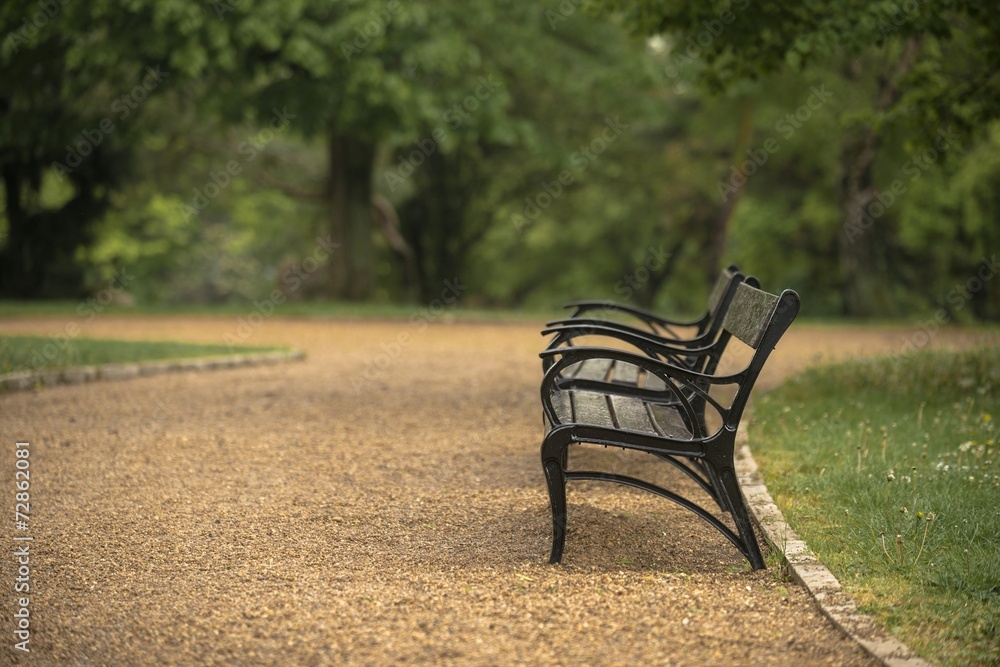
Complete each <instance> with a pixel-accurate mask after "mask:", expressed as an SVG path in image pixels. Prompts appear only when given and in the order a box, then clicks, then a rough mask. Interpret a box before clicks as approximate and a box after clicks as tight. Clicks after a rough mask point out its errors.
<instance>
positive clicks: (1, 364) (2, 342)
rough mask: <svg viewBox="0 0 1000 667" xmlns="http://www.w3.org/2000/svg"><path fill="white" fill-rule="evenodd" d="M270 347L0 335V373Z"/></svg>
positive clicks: (199, 355)
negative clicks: (234, 348)
mask: <svg viewBox="0 0 1000 667" xmlns="http://www.w3.org/2000/svg"><path fill="white" fill-rule="evenodd" d="M274 349H277V348H273V347H240V348H239V349H237V350H235V351H234V350H232V349H230V348H229V347H228V346H226V345H204V344H199V343H176V342H164V341H123V340H103V339H96V338H70V339H64V338H59V339H57V338H46V337H43V336H0V373H13V372H17V371H27V370H32V371H39V370H51V369H63V368H68V367H70V366H93V365H97V364H119V363H136V362H142V361H161V360H165V359H192V358H195V357H221V356H225V355H230V354H234V353H239V354H246V353H248V352H265V351H270V350H274Z"/></svg>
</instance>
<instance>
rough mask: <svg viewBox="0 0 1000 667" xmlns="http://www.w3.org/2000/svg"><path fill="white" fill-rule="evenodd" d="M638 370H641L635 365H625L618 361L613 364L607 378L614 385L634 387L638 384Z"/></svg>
mask: <svg viewBox="0 0 1000 667" xmlns="http://www.w3.org/2000/svg"><path fill="white" fill-rule="evenodd" d="M640 370H641V369H640V368H639V367H638V366H636V365H635V364H627V363H625V362H622V361H619V362H617V363H615V365H614V368H613V369H612V370H611V375H610V376H609V377H610V378H611V381H612V382H614V383H616V384H627V385H628V386H630V387H635V386H638V384H639V371H640Z"/></svg>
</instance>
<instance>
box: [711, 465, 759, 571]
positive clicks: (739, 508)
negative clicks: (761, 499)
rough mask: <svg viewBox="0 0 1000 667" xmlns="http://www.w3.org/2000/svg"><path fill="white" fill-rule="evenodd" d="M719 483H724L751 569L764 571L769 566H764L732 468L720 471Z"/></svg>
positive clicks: (731, 511) (731, 512)
mask: <svg viewBox="0 0 1000 667" xmlns="http://www.w3.org/2000/svg"><path fill="white" fill-rule="evenodd" d="M718 477H719V481H721V482H722V485H723V487H724V488H725V491H726V496H727V502H728V505H729V507H730V510H729V513H730V514H731V515H732V517H733V521H734V522H735V523H736V529H737V530H738V531H739V533H740V541H742V542H743V555H744V556H746V558H747V560H748V561H750V565H751V567H753V569H755V570H763V569H765V568H766V567H767V566H766V565H765V564H764V556H763V555H761V553H760V546H759V545H758V544H757V535H756V534H754V532H753V525H752V524H751V523H750V513H749V512H748V511H747V506H746V504H744V502H743V495H742V494H741V493H740V483H739V481H738V480H737V479H736V473H735V472H734V471H733V469H732V467H729V466H727V467H724V468H722V469H721V470H720V471H718Z"/></svg>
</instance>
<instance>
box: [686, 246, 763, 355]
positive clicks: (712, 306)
mask: <svg viewBox="0 0 1000 667" xmlns="http://www.w3.org/2000/svg"><path fill="white" fill-rule="evenodd" d="M744 282H745V283H749V284H750V285H752V286H753V287H760V283H759V282H758V281H757V279H756V278H754V277H753V276H745V275H743V273H742V272H740V269H739V267H737V266H736V265H735V264H730V265H729V266H727V267H726V268H725V269H723V270H722V271H721V272H720V273H719V277H718V278H716V280H715V284H714V285H712V291H711V292H710V293H709V295H708V315H709V318H708V322H707V326H706V327H705V330H704V331H703V332H700V333H702V334H703V335H706V336H708V338H709V339H710V340H714V339H715V338H716V336H717V335H718V333H719V330H720V329H721V328H722V323H723V320H724V318H725V315H726V313H727V312H728V311H729V308H730V306H731V305H732V301H733V297H734V296H735V295H736V288H737V287H739V285H740V284H742V283H744Z"/></svg>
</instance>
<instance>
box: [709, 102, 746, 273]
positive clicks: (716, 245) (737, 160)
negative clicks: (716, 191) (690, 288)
mask: <svg viewBox="0 0 1000 667" xmlns="http://www.w3.org/2000/svg"><path fill="white" fill-rule="evenodd" d="M739 106H740V125H739V131H738V133H737V135H736V144H735V145H734V146H733V157H732V163H731V164H734V165H736V166H737V168H740V166H741V165H742V164H743V162H744V161H746V159H747V153H746V151H747V149H748V148H750V141H751V140H752V139H753V105H752V104H751V103H750V101H749V100H748V99H747V98H746V97H744V98H742V99H741V100H740V104H739ZM748 185H749V184H744V185H743V186H742V187H740V188H737V190H736V192H733V193H731V194H730V195H729V196H728V197H726V201H725V203H724V204H723V206H722V210H721V211H720V212H719V215H718V217H717V218H716V219H715V220H714V222H713V225H712V233H711V245H710V246H709V249H708V262H707V263H706V264H705V279H706V280H707V281H708V284H709V285H711V284H713V283H714V282H715V279H716V278H717V277H718V275H719V271H721V270H722V259H723V257H725V254H726V245H727V242H728V239H729V227H730V223H731V222H732V219H733V214H734V213H735V212H736V204H737V203H739V200H740V198H741V197H742V196H743V191H744V190H745V189H746V188H747V186H748Z"/></svg>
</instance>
